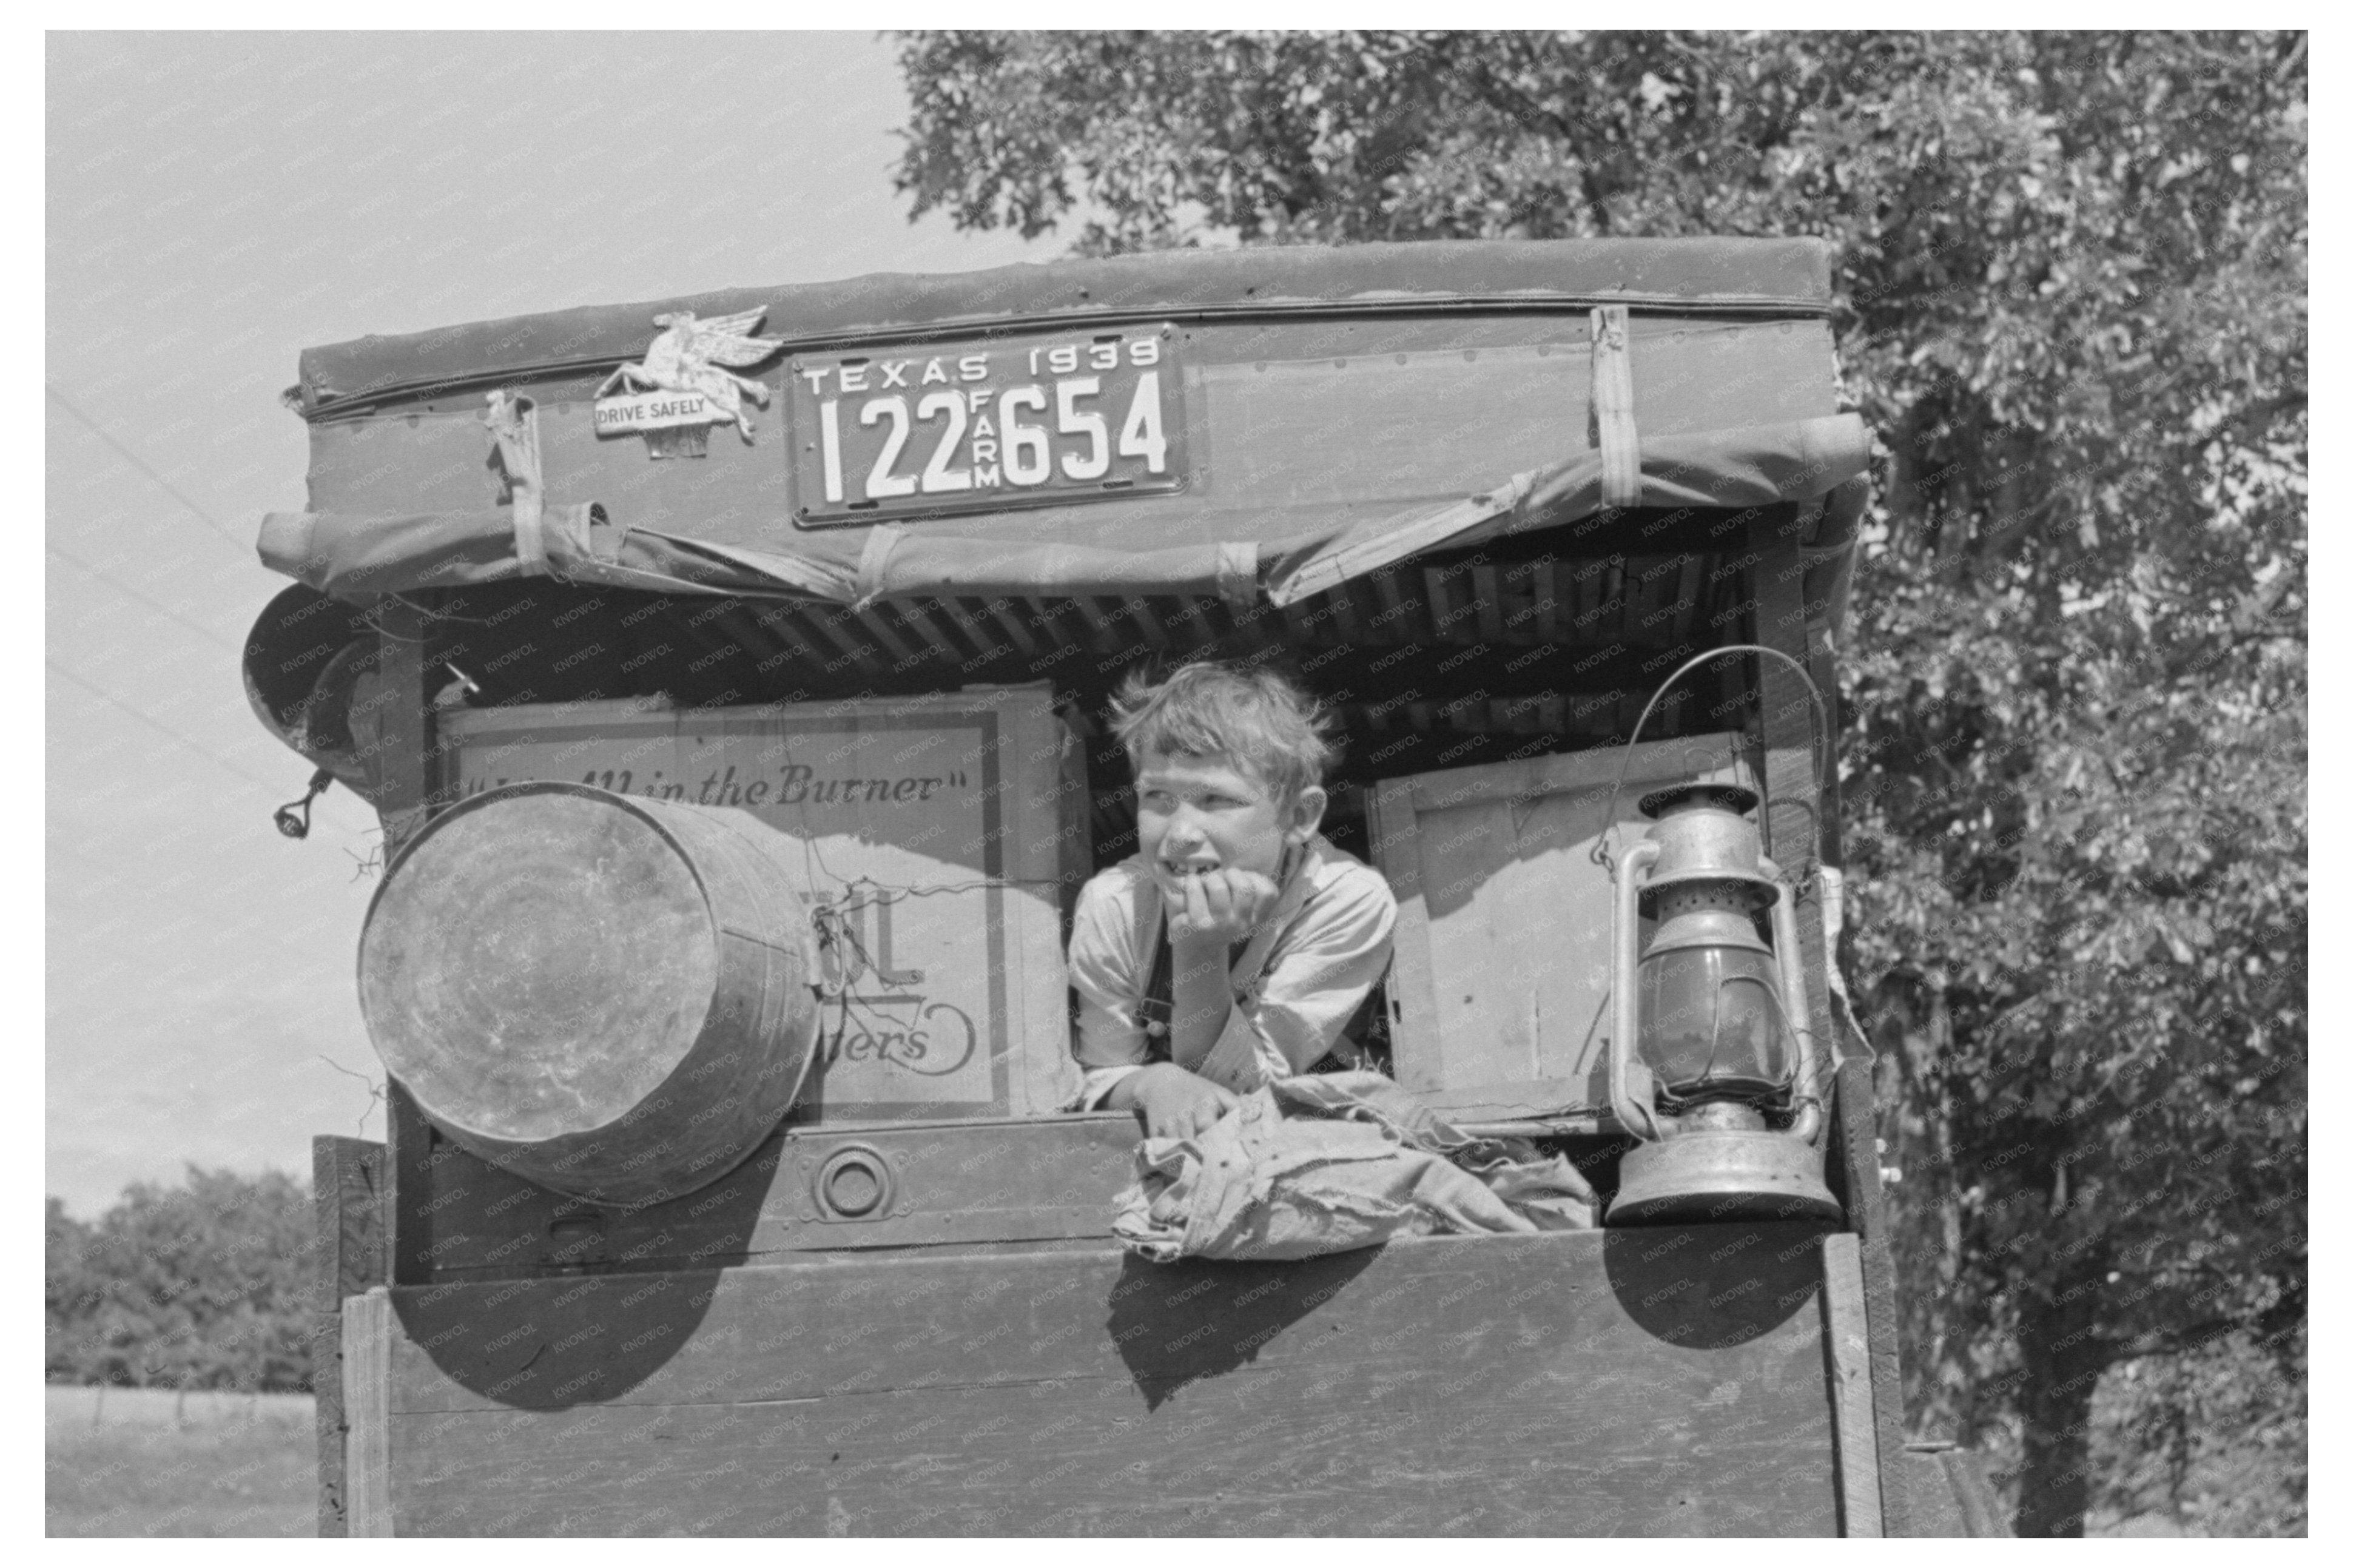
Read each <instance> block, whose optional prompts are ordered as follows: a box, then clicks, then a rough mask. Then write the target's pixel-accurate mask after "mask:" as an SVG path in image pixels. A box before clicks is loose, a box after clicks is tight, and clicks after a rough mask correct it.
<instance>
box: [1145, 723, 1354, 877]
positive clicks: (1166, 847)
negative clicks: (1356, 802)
mask: <svg viewBox="0 0 2353 1568" xmlns="http://www.w3.org/2000/svg"><path fill="white" fill-rule="evenodd" d="M1323 820H1324V791H1323V790H1322V789H1320V788H1318V787H1316V786H1314V785H1313V784H1311V785H1309V786H1308V787H1307V788H1305V789H1303V790H1301V791H1300V792H1299V798H1298V799H1297V800H1295V801H1293V802H1291V803H1290V805H1288V807H1286V806H1285V805H1284V804H1283V802H1282V800H1281V799H1279V798H1278V797H1277V796H1276V795H1275V793H1274V791H1273V790H1272V789H1271V787H1270V786H1269V785H1267V784H1265V783H1264V782H1262V781H1261V779H1260V778H1259V777H1258V775H1257V774H1256V773H1251V772H1250V771H1249V770H1247V769H1245V768H1242V767H1240V766H1238V765H1236V763H1235V762H1234V759H1232V758H1230V757H1227V756H1222V755H1220V756H1207V757H1185V756H1175V755H1169V754H1166V753H1164V754H1161V755H1158V756H1152V757H1146V758H1145V759H1144V760H1143V764H1142V766H1141V767H1139V768H1138V770H1137V772H1136V775H1135V836H1136V840H1137V845H1138V847H1140V848H1141V849H1142V850H1143V851H1144V858H1145V863H1146V864H1147V865H1149V866H1150V867H1151V868H1152V877H1153V880H1155V882H1157V883H1159V885H1160V887H1161V889H1163V890H1164V891H1166V890H1169V889H1172V888H1174V887H1176V885H1177V884H1179V883H1181V882H1182V881H1183V879H1185V878H1186V877H1187V876H1194V875H1198V874H1199V873H1201V872H1203V871H1215V870H1221V869H1222V870H1234V871H1254V872H1256V873H1258V874H1259V875H1260V876H1261V877H1266V878H1270V879H1274V878H1278V877H1279V876H1280V874H1281V871H1282V856H1283V851H1284V850H1285V849H1286V848H1289V847H1292V846H1293V845H1297V844H1304V843H1305V842H1306V841H1307V840H1308V838H1309V837H1311V836H1313V835H1314V832H1315V828H1316V826H1317V825H1318V824H1319V823H1321V822H1322V821H1323Z"/></svg>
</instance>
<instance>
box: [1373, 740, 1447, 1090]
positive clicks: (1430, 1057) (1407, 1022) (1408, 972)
mask: <svg viewBox="0 0 2353 1568" xmlns="http://www.w3.org/2000/svg"><path fill="white" fill-rule="evenodd" d="M1365 826H1366V831H1367V832H1368V833H1369V834H1370V836H1371V837H1372V841H1373V846H1374V848H1373V858H1374V860H1375V861H1376V862H1377V864H1378V865H1379V867H1380V868H1381V873H1382V875H1384V876H1386V877H1387V878H1388V882H1389V890H1390V892H1392V893H1393V894H1395V895H1396V897H1397V904H1398V912H1397V924H1396V925H1395V926H1394V927H1392V928H1391V933H1390V952H1391V953H1392V954H1393V956H1392V958H1391V959H1390V964H1391V968H1390V971H1389V983H1388V997H1389V1049H1390V1058H1391V1062H1390V1065H1391V1068H1392V1069H1393V1070H1394V1071H1395V1072H1396V1074H1397V1079H1398V1082H1399V1083H1401V1084H1403V1085H1404V1086H1405V1087H1406V1088H1408V1089H1413V1090H1415V1091H1416V1092H1418V1093H1426V1092H1428V1091H1429V1090H1430V1089H1437V1088H1439V1087H1440V1086H1441V1085H1443V1084H1444V1083H1445V1081H1446V1059H1445V1056H1444V1053H1443V1052H1441V1051H1440V1048H1439V1039H1440V1037H1439V1029H1438V990H1437V977H1436V974H1435V972H1434V971H1433V970H1432V969H1431V968H1430V904H1429V900H1427V899H1425V898H1424V897H1423V896H1422V889H1421V842H1420V828H1419V816H1418V814H1417V813H1416V812H1415V810H1414V807H1413V785H1412V783H1411V782H1410V781H1409V780H1398V779H1388V780H1385V781H1383V782H1382V783H1380V784H1376V785H1374V786H1373V790H1372V794H1371V795H1370V796H1369V797H1368V798H1367V800H1366V805H1365Z"/></svg>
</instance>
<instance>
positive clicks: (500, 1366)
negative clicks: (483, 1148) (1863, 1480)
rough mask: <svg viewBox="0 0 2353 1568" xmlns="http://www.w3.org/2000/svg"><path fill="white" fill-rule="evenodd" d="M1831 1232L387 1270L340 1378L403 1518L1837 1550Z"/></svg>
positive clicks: (525, 1531)
mask: <svg viewBox="0 0 2353 1568" xmlns="http://www.w3.org/2000/svg"><path fill="white" fill-rule="evenodd" d="M1837 1239H1839V1238H1835V1237H1831V1238H1826V1237H1823V1236H1822V1235H1821V1234H1820V1233H1819V1232H1817V1231H1814V1230H1812V1229H1810V1228H1807V1227H1803V1226H1760V1227H1754V1228H1745V1227H1724V1226H1718V1227H1711V1228H1708V1229H1704V1230H1688V1231H1684V1230H1646V1231H1640V1232H1610V1233H1594V1232H1580V1233H1569V1234H1557V1235H1551V1236H1535V1237H1475V1238H1447V1239H1433V1240H1427V1241H1417V1242H1403V1243H1398V1244H1394V1245H1391V1246H1389V1247H1384V1248H1377V1249H1372V1250H1367V1251H1363V1252H1357V1253H1352V1254H1347V1255H1344V1256H1341V1257H1336V1258H1318V1259H1313V1260H1309V1261H1305V1262H1300V1263H1293V1264H1280V1265H1275V1264H1204V1263H1194V1264H1180V1265H1176V1266H1156V1265H1152V1264H1147V1263H1143V1262H1140V1261H1137V1260H1134V1259H1131V1258H1124V1257H1123V1256H1122V1255H1120V1254H1118V1253H1116V1252H1085V1253H1067V1252H1066V1253H1048V1254H1030V1255H1027V1256H1003V1257H968V1258H948V1259H937V1260H930V1259H921V1258H907V1259H903V1260H887V1261H885V1260H874V1261H869V1260H863V1259H860V1260H839V1259H828V1260H824V1261H811V1262H807V1263H802V1264H793V1265H786V1266H781V1267H750V1268H730V1269H713V1270H707V1271H696V1272H681V1273H674V1274H659V1275H651V1276H648V1275H634V1276H615V1277H605V1278H596V1277H591V1278H586V1279H539V1280H529V1281H520V1280H519V1281H512V1282H509V1283H504V1284H491V1283H483V1284H468V1285H439V1286H431V1287H414V1288H396V1289H394V1290H392V1292H391V1295H390V1303H389V1305H390V1311H389V1313H387V1314H385V1319H386V1328H387V1332H386V1334H385V1342H384V1344H383V1346H382V1348H381V1350H380V1351H375V1352H370V1354H369V1355H368V1356H363V1357H361V1358H359V1359H361V1360H363V1361H364V1360H368V1359H373V1360H374V1361H375V1365H374V1366H372V1367H370V1366H364V1365H361V1366H353V1367H351V1368H348V1369H347V1376H361V1377H373V1378H375V1379H379V1380H380V1386H381V1388H382V1390H383V1399H384V1404H385V1409H386V1410H387V1411H388V1428H389V1442H388V1444H387V1446H386V1452H385V1459H384V1460H383V1461H382V1464H383V1471H384V1476H383V1479H384V1480H385V1496H386V1497H387V1500H388V1501H387V1503H386V1507H387V1508H388V1512H389V1520H388V1522H389V1524H390V1525H391V1527H392V1528H391V1532H392V1533H395V1534H399V1535H507V1534H520V1535H541V1534H591V1535H622V1534H728V1535H733V1534H780V1535H820V1534H822V1535H863V1534H870V1533H871V1534H897V1535H907V1534H912V1535H962V1534H1029V1535H1042V1534H1072V1535H1077V1534H1110V1535H1137V1534H1182V1533H1219V1534H1243V1535H1259V1534H1323V1535H1361V1534H1375V1533H1379V1534H1406V1535H1420V1534H1461V1535H1507V1534H1545V1535H1775V1536H1780V1535H1828V1534H1832V1533H1836V1532H1838V1531H1839V1530H1840V1529H1841V1523H1842V1513H1841V1510H1842V1507H1843V1508H1844V1509H1845V1510H1847V1512H1848V1513H1849V1514H1850V1515H1851V1514H1852V1512H1853V1510H1854V1506H1855V1505H1854V1501H1853V1500H1852V1499H1848V1500H1844V1501H1843V1503H1842V1500H1841V1491H1840V1486H1839V1479H1838V1478H1839V1471H1840V1466H1839V1462H1838V1461H1839V1458H1840V1456H1839V1451H1838V1449H1839V1440H1840V1436H1841V1432H1842V1431H1843V1429H1844V1428H1845V1426H1847V1425H1849V1424H1851V1419H1850V1417H1848V1416H1846V1415H1841V1406H1840V1400H1839V1398H1838V1396H1837V1392H1836V1390H1837V1379H1836V1377H1835V1376H1834V1374H1833V1371H1832V1359H1833V1358H1832V1353H1831V1352H1832V1348H1833V1343H1832V1340H1831V1336H1830V1334H1829V1333H1828V1332H1827V1325H1828V1324H1829V1323H1830V1322H1831V1321H1833V1320H1834V1319H1835V1317H1836V1315H1837V1313H1838V1312H1839V1311H1840V1310H1841V1309H1840V1307H1839V1305H1838V1302H1839V1300H1841V1288H1840V1285H1839V1280H1838V1276H1839V1274H1840V1270H1841V1258H1842V1257H1843V1258H1846V1260H1847V1261H1846V1263H1845V1265H1844V1267H1845V1268H1847V1270H1848V1271H1849V1272H1851V1271H1852V1262H1851V1252H1852V1249H1851V1248H1849V1249H1846V1251H1845V1253H1843V1254H1842V1253H1841V1250H1840V1249H1839V1248H1837V1247H1834V1246H1833V1247H1828V1248H1826V1246H1825V1243H1826V1240H1828V1241H1832V1242H1834V1241H1836V1240H1837ZM1826 1280H1827V1281H1828V1283H1829V1287H1830V1288H1829V1289H1825V1284H1826ZM1849 1294H1851V1293H1849ZM363 1403H365V1401H363ZM1864 1425H1865V1426H1866V1427H1867V1425H1868V1424H1867V1422H1865V1423H1864ZM1866 1463H1867V1460H1866ZM360 1491H361V1492H362V1493H368V1492H369V1488H368V1486H366V1485H365V1484H364V1485H363V1486H362V1487H361V1488H360ZM1853 1524H1854V1525H1858V1526H1862V1527H1863V1528H1865V1529H1869V1530H1873V1531H1875V1529H1876V1525H1877V1518H1876V1510H1875V1501H1873V1502H1871V1504H1870V1509H1869V1512H1868V1514H1867V1516H1865V1517H1861V1518H1855V1519H1854V1520H1853ZM358 1532H362V1531H358V1530H355V1533H358Z"/></svg>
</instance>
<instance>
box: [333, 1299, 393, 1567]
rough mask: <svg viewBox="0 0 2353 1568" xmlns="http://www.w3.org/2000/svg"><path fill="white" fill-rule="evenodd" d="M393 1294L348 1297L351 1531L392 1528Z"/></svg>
mask: <svg viewBox="0 0 2353 1568" xmlns="http://www.w3.org/2000/svg"><path fill="white" fill-rule="evenodd" d="M396 1332H397V1331H396V1328H395V1326H394V1323H393V1321H392V1297H391V1294H390V1292H389V1291H387V1290H386V1289H385V1287H383V1286H381V1285H378V1286H376V1287H375V1289H371V1290H369V1291H367V1292H366V1293H365V1294H364V1295H359V1296H354V1297H353V1298H352V1299H351V1300H348V1301H346V1302H344V1303H343V1412H344V1420H345V1423H346V1430H345V1434H344V1438H343V1512H344V1520H345V1529H346V1533H348V1534H351V1535H354V1536H385V1535H390V1534H391V1533H392V1509H393V1488H392V1410H391V1386H392V1379H391V1369H392V1345H393V1341H394V1338H395V1337H396Z"/></svg>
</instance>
